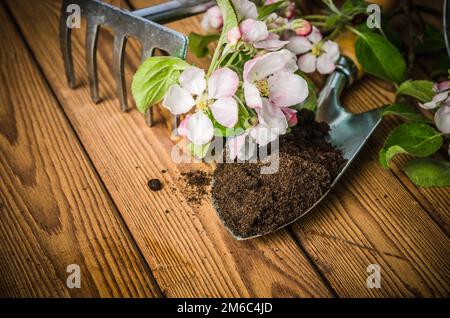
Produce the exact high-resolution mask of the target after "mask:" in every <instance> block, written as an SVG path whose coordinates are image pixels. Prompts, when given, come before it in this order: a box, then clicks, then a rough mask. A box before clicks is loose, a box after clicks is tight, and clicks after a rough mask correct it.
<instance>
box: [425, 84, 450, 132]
mask: <svg viewBox="0 0 450 318" xmlns="http://www.w3.org/2000/svg"><path fill="white" fill-rule="evenodd" d="M433 91H434V92H435V93H436V94H435V95H434V96H433V99H432V100H431V101H429V102H427V103H420V104H419V105H420V106H421V107H422V108H425V109H435V108H439V109H438V110H437V111H436V113H435V114H434V123H435V124H436V127H437V129H439V130H440V131H441V132H443V133H444V134H450V81H443V82H440V83H435V84H434V85H433Z"/></svg>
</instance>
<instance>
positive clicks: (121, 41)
mask: <svg viewBox="0 0 450 318" xmlns="http://www.w3.org/2000/svg"><path fill="white" fill-rule="evenodd" d="M126 43H127V36H126V35H125V34H116V36H115V37H114V48H113V59H112V63H113V72H114V77H115V78H116V87H117V93H118V95H119V102H120V109H121V110H122V111H123V112H126V111H127V110H128V100H127V87H126V84H125V71H124V66H125V58H124V53H125V46H126Z"/></svg>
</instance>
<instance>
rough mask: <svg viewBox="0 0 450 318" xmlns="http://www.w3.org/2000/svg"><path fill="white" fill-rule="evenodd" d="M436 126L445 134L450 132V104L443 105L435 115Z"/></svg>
mask: <svg viewBox="0 0 450 318" xmlns="http://www.w3.org/2000/svg"><path fill="white" fill-rule="evenodd" d="M434 122H435V123H436V127H437V128H438V129H439V130H440V131H441V132H443V133H444V134H450V106H442V107H441V108H439V109H438V111H437V112H436V114H435V115H434Z"/></svg>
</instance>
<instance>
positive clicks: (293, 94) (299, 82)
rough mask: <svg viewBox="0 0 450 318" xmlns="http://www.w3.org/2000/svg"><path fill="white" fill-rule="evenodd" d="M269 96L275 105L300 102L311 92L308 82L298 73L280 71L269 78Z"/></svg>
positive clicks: (282, 105) (283, 105)
mask: <svg viewBox="0 0 450 318" xmlns="http://www.w3.org/2000/svg"><path fill="white" fill-rule="evenodd" d="M268 82H269V92H270V94H269V98H270V100H271V101H272V103H273V104H274V105H275V106H278V107H288V106H293V105H297V104H300V103H301V102H303V101H304V100H305V99H306V98H307V97H308V94H309V90H308V83H307V82H306V81H305V79H304V78H303V77H301V76H300V75H297V74H292V73H287V72H279V73H277V74H275V75H273V76H271V77H269V79H268Z"/></svg>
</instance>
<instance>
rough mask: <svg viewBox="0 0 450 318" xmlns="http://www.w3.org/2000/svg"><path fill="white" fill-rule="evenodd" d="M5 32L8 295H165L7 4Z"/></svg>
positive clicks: (0, 291) (0, 14)
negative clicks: (72, 282) (77, 275)
mask: <svg viewBox="0 0 450 318" xmlns="http://www.w3.org/2000/svg"><path fill="white" fill-rule="evenodd" d="M0 24H1V27H0V37H1V39H2V41H1V43H0V47H1V48H0V69H1V71H0V296H1V297H71V296H73V297H98V296H101V297H118V296H121V297H131V296H133V297H154V296H159V295H160V294H159V292H158V287H157V286H156V285H155V283H154V280H153V279H152V278H151V273H150V271H149V270H148V267H147V265H146V263H145V262H144V261H143V259H142V257H141V256H140V253H139V251H138V250H137V248H136V246H135V244H134V243H133V241H132V240H131V239H130V236H129V232H128V231H127V229H126V227H125V226H124V224H123V222H122V221H121V219H120V216H119V215H118V213H117V211H116V209H115V208H114V206H113V204H112V202H111V200H110V197H109V196H108V194H107V193H106V191H105V189H104V188H103V186H102V184H101V182H100V180H99V178H98V176H97V175H96V173H95V171H94V169H93V167H92V166H91V164H90V163H89V159H88V157H87V156H86V154H85V152H84V151H83V150H82V147H81V146H80V144H79V142H78V140H77V137H76V136H75V134H74V132H73V130H72V128H71V127H70V125H69V123H68V122H67V120H66V119H65V117H64V115H63V113H62V111H61V109H60V108H59V106H58V103H57V101H56V100H55V98H54V97H53V94H52V92H51V91H50V89H49V87H48V86H47V84H46V82H45V80H44V79H43V77H42V75H41V74H40V72H39V70H38V68H37V66H36V64H34V62H33V59H32V57H31V56H30V54H29V53H28V51H27V49H26V47H25V45H24V44H23V43H22V40H21V38H20V37H19V34H18V33H17V30H16V29H15V28H14V27H13V25H12V24H11V22H10V19H9V18H8V17H7V15H6V13H5V10H4V7H3V4H0ZM69 264H78V265H79V266H80V269H81V288H80V289H69V288H67V287H66V279H67V276H68V275H69V274H68V273H67V272H66V269H67V266H68V265H69Z"/></svg>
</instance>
